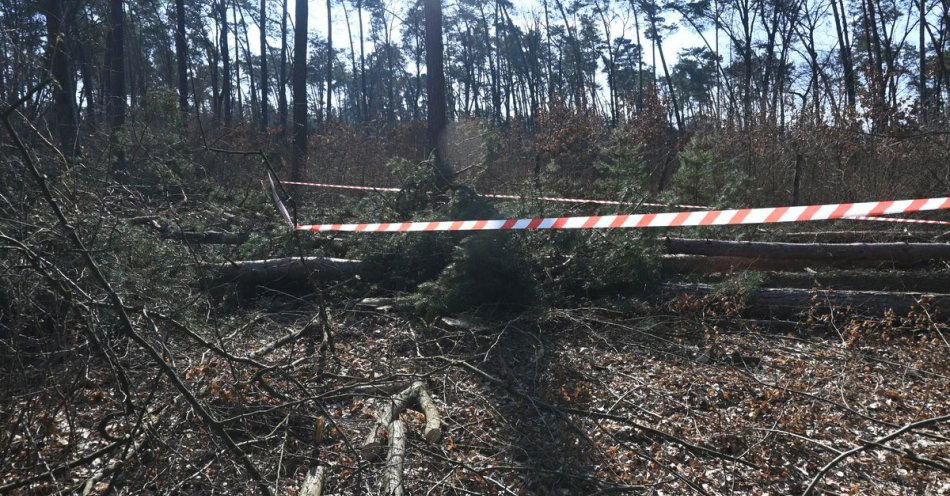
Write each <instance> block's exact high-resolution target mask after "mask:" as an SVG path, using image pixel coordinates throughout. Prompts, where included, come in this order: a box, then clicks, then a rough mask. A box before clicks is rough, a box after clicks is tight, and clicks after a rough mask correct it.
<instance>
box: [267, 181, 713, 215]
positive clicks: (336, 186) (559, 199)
mask: <svg viewBox="0 0 950 496" xmlns="http://www.w3.org/2000/svg"><path fill="white" fill-rule="evenodd" d="M282 182H283V183H284V184H294V185H297V186H310V187H314V188H331V189H349V190H356V191H377V192H384V193H398V192H400V191H402V190H401V189H399V188H383V187H376V186H353V185H349V184H327V183H310V182H304V181H282ZM480 196H483V197H485V198H497V199H499V200H543V201H554V202H562V203H593V204H597V205H630V204H631V203H630V202H621V201H616V200H593V199H588V198H562V197H559V196H518V195H500V194H494V193H484V194H481V195H480ZM639 205H642V206H644V207H676V208H695V209H703V208H709V207H706V206H703V205H683V204H676V203H673V204H670V203H640V204H639Z"/></svg>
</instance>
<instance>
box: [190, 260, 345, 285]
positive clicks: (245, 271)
mask: <svg viewBox="0 0 950 496" xmlns="http://www.w3.org/2000/svg"><path fill="white" fill-rule="evenodd" d="M216 268H217V269H218V270H219V272H218V275H217V276H216V277H215V278H214V279H211V280H210V281H209V282H208V284H209V285H210V286H212V287H214V286H219V285H221V284H227V283H232V284H240V285H249V286H255V285H261V284H268V283H275V282H296V281H306V280H308V279H310V278H311V277H313V278H315V279H317V280H320V281H339V280H342V279H349V278H351V277H355V276H358V275H360V274H361V273H362V272H363V262H361V261H359V260H348V259H344V258H324V257H304V258H303V259H302V260H301V258H299V257H296V258H292V257H288V258H272V259H267V260H248V261H241V262H234V263H226V264H218V265H217V266H216Z"/></svg>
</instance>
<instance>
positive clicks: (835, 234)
mask: <svg viewBox="0 0 950 496" xmlns="http://www.w3.org/2000/svg"><path fill="white" fill-rule="evenodd" d="M940 235H941V231H939V230H934V231H932V232H926V231H894V230H877V231H875V230H866V231H801V232H774V233H771V232H770V233H769V234H768V237H769V238H775V239H785V240H789V241H795V242H799V243H801V242H811V243H862V242H864V243H873V242H881V241H908V242H912V241H916V242H927V241H936V239H937V238H939V237H940Z"/></svg>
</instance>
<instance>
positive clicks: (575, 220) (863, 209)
mask: <svg viewBox="0 0 950 496" xmlns="http://www.w3.org/2000/svg"><path fill="white" fill-rule="evenodd" d="M944 209H950V197H943V198H919V199H916V200H897V201H878V202H865V203H832V204H826V205H805V206H796V207H768V208H745V209H736V210H706V211H691V212H667V213H658V214H625V215H588V216H580V217H545V218H541V217H536V218H528V219H494V220H465V221H463V220H454V221H452V220H449V221H433V222H396V223H388V222H387V223H367V224H313V225H297V226H295V229H297V230H300V231H351V232H416V231H494V230H522V229H618V228H645V227H679V226H719V225H735V224H771V223H777V222H807V221H817V220H832V219H848V218H854V217H876V216H878V215H882V214H899V213H909V212H919V211H924V210H944Z"/></svg>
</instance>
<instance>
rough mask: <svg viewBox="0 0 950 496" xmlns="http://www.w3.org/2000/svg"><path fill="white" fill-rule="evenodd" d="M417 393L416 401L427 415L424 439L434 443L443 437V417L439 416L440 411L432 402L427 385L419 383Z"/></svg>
mask: <svg viewBox="0 0 950 496" xmlns="http://www.w3.org/2000/svg"><path fill="white" fill-rule="evenodd" d="M417 391H418V393H417V394H418V397H417V398H416V399H417V401H418V402H419V407H420V408H422V411H423V412H424V413H425V414H426V427H425V431H424V432H423V434H422V437H424V438H425V440H426V441H427V442H430V443H434V442H436V441H438V440H439V438H440V437H442V415H440V414H439V409H438V407H436V406H435V402H434V401H432V396H430V395H429V390H428V389H426V386H425V384H423V383H421V382H420V383H418V390H417Z"/></svg>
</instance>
